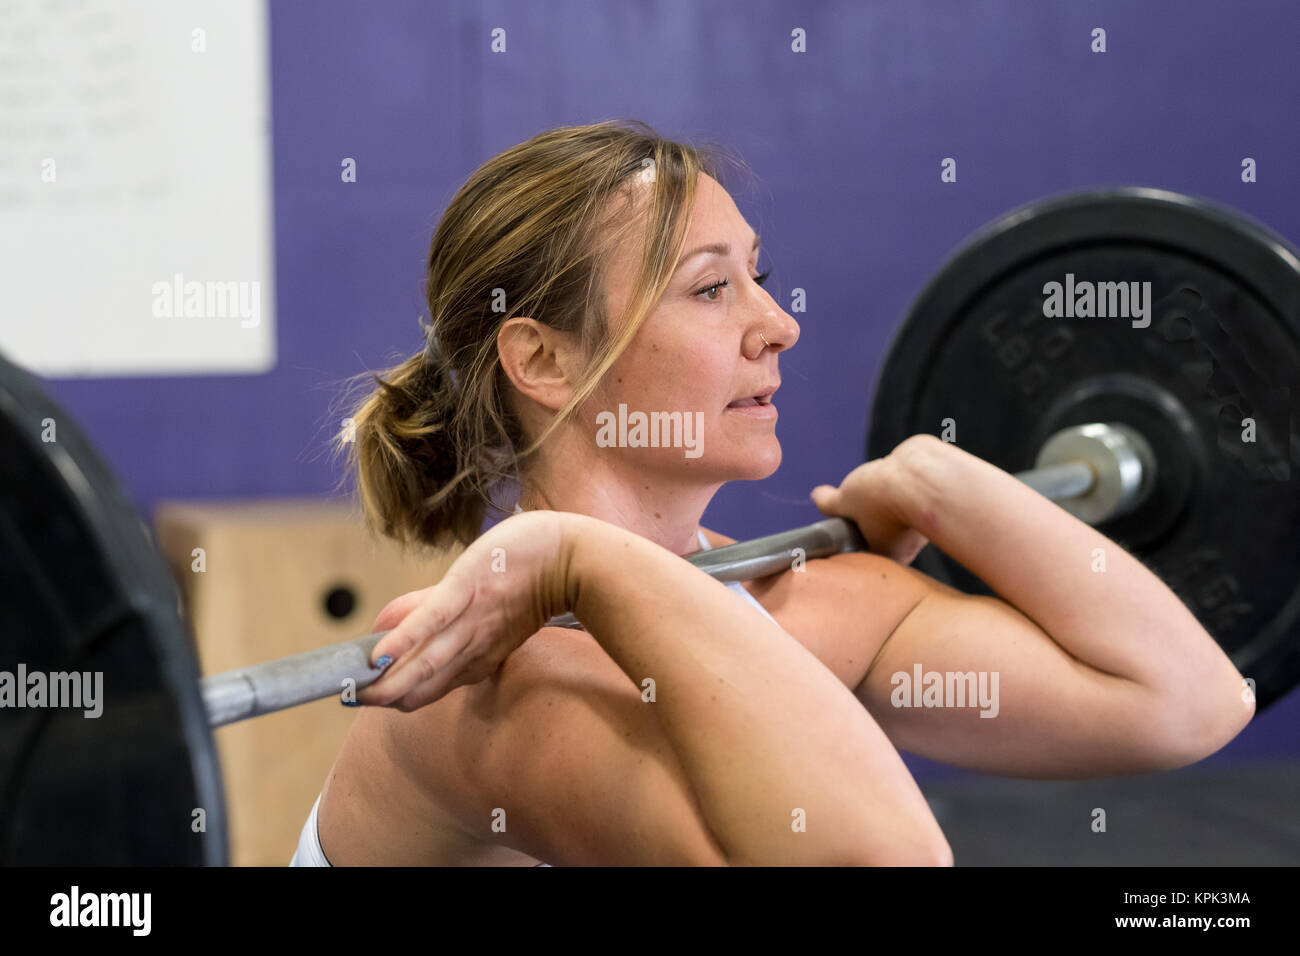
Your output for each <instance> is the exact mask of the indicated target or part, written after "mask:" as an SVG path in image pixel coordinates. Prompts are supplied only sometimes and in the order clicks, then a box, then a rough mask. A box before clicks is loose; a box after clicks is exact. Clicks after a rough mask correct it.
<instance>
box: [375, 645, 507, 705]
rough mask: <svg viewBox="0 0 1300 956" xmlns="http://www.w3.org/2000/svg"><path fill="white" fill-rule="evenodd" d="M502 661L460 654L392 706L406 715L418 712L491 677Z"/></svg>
mask: <svg viewBox="0 0 1300 956" xmlns="http://www.w3.org/2000/svg"><path fill="white" fill-rule="evenodd" d="M503 660H504V658H502V657H500V656H492V657H481V658H478V659H476V660H470V659H467V658H465V656H464V655H463V654H462V655H460V656H459V657H457V659H455V660H453V661H451V662H449V663H448V664H447V666H445V667H444V668H442V670H441V671H440V672H438V673H436V674H435V675H434V676H433V677H432V678H430V679H429V680H427V681H423V682H421V683H419V684H417V685H416V686H415V687H414V688H412V689H411V690H410V691H408V692H407V693H406V695H405V696H403V697H402V698H401V699H400V700H398V701H397V702H396V703H395V704H394V706H395V707H397V708H398V709H399V710H401V711H403V712H407V713H409V712H410V711H412V710H418V709H419V708H421V707H424V706H426V705H428V704H431V703H433V702H434V701H437V700H440V699H441V698H443V697H445V696H446V695H447V694H450V693H451V692H452V691H453V690H455V689H456V688H458V687H463V686H466V685H468V684H477V683H478V682H479V681H481V680H485V679H486V678H488V677H491V676H492V675H493V674H494V673H496V671H497V669H498V668H499V667H500V666H501V662H502V661H503Z"/></svg>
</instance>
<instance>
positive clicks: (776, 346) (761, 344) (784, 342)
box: [744, 295, 799, 358]
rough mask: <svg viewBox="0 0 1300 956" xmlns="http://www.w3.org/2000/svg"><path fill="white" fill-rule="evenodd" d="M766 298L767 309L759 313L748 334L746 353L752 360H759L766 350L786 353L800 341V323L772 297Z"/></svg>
mask: <svg viewBox="0 0 1300 956" xmlns="http://www.w3.org/2000/svg"><path fill="white" fill-rule="evenodd" d="M765 298H766V299H767V303H768V305H767V308H765V309H760V310H759V311H758V314H757V315H755V317H754V320H753V323H752V325H751V327H750V329H749V331H748V333H747V334H746V342H745V346H746V347H745V349H744V352H745V355H746V356H748V357H750V358H758V357H759V356H760V355H762V354H763V350H764V349H772V350H774V351H777V352H784V351H785V350H786V349H788V348H791V347H792V346H793V345H794V343H795V342H797V341H799V323H798V322H796V321H795V320H794V317H793V316H791V315H790V313H788V312H786V311H785V310H784V309H782V308H781V307H780V306H779V305H777V304H776V300H774V299H773V298H772V297H771V296H770V295H769V296H765Z"/></svg>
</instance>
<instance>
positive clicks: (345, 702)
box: [339, 700, 361, 707]
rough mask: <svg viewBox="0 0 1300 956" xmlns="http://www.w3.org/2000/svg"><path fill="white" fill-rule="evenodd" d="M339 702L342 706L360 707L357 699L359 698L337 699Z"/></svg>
mask: <svg viewBox="0 0 1300 956" xmlns="http://www.w3.org/2000/svg"><path fill="white" fill-rule="evenodd" d="M339 703H341V704H342V705H343V706H344V707H360V706H361V701H359V700H341V701H339Z"/></svg>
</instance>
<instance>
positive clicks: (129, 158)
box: [0, 0, 275, 377]
mask: <svg viewBox="0 0 1300 956" xmlns="http://www.w3.org/2000/svg"><path fill="white" fill-rule="evenodd" d="M267 32H268V31H267V10H266V5H265V2H264V0H187V2H185V3H162V2H144V0H0V352H2V353H3V354H4V355H5V356H6V357H7V358H8V359H9V360H10V361H12V362H15V363H17V364H19V365H22V366H24V367H26V368H28V369H30V370H32V371H34V372H36V373H38V374H41V375H45V376H53V377H80V376H95V377H98V376H140V375H202V374H238V373H244V374H254V373H260V372H265V371H267V370H269V369H271V368H272V367H273V366H274V365H275V288H274V281H273V280H274V261H273V254H274V253H273V248H272V207H271V146H270V129H271V117H270V91H269V79H268V72H269V71H268V67H269V56H270V51H269V47H268V43H267Z"/></svg>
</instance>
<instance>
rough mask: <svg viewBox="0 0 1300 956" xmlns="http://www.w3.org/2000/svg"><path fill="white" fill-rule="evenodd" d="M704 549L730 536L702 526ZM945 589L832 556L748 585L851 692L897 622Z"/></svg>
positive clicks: (868, 561) (855, 557)
mask: <svg viewBox="0 0 1300 956" xmlns="http://www.w3.org/2000/svg"><path fill="white" fill-rule="evenodd" d="M702 530H703V531H704V535H705V537H706V538H708V540H709V544H711V545H713V546H714V547H715V548H716V547H722V546H724V545H728V544H734V543H735V540H734V539H733V538H728V537H727V536H726V535H723V534H718V533H717V532H715V531H710V530H709V529H707V528H705V529H702ZM945 587H946V586H945V585H943V584H942V583H940V582H938V581H935V580H934V579H933V578H931V577H930V576H928V575H926V574H922V573H921V572H920V571H917V570H916V569H914V568H910V567H907V566H905V565H902V564H899V563H898V562H897V561H893V560H891V559H889V558H886V557H882V556H880V555H878V554H866V553H861V552H858V553H852V554H837V555H834V556H833V557H829V558H819V559H816V560H812V561H808V562H807V563H806V564H805V565H803V567H802V569H801V570H794V569H791V570H789V571H784V572H782V573H780V574H774V575H771V576H769V577H766V578H760V579H759V580H757V581H749V582H746V584H745V588H746V589H747V590H748V591H749V593H750V594H752V595H753V596H754V597H755V598H756V599H757V600H758V602H759V603H760V604H762V605H763V607H764V608H766V609H767V612H768V613H769V614H771V615H772V617H773V618H775V619H776V622H777V623H778V624H780V625H781V627H782V628H784V629H785V630H786V632H787V633H789V634H790V635H791V636H792V637H794V638H795V639H796V640H797V641H799V643H801V644H803V645H804V647H806V648H808V650H810V651H812V653H813V654H815V655H816V656H817V659H818V660H820V661H821V662H822V663H823V664H825V665H826V666H827V667H828V668H830V670H831V671H832V672H833V673H834V674H835V675H836V676H837V677H839V678H840V680H841V681H843V682H844V684H845V685H846V686H847V687H850V688H856V687H857V686H858V685H859V684H860V683H861V682H862V680H863V678H864V677H865V676H866V673H867V671H868V670H869V669H870V667H871V664H872V662H873V661H874V660H875V657H876V655H877V654H878V653H879V652H880V649H881V648H882V647H883V646H884V644H885V641H886V640H888V638H889V635H890V634H892V633H893V631H894V629H895V628H897V627H898V625H899V623H901V622H902V620H903V619H904V618H905V617H907V615H908V614H909V613H910V612H911V611H912V609H913V608H915V607H916V606H917V605H918V604H919V603H920V602H921V601H922V600H923V599H924V598H925V597H926V596H927V595H928V594H931V593H933V592H934V591H935V590H939V589H944V588H945Z"/></svg>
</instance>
